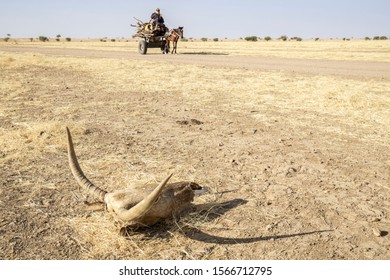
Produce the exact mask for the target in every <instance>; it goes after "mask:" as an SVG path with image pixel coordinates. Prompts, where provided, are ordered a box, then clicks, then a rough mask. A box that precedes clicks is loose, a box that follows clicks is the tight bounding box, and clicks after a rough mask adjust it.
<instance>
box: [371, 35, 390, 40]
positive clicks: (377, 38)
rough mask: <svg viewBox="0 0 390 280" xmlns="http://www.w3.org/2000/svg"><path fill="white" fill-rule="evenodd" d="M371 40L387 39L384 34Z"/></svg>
mask: <svg viewBox="0 0 390 280" xmlns="http://www.w3.org/2000/svg"><path fill="white" fill-rule="evenodd" d="M373 40H388V38H387V37H386V36H375V37H374V38H373Z"/></svg>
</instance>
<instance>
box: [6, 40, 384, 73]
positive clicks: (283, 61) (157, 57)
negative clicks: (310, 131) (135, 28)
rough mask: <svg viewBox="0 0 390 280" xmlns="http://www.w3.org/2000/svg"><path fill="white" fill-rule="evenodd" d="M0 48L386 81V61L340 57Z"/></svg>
mask: <svg viewBox="0 0 390 280" xmlns="http://www.w3.org/2000/svg"><path fill="white" fill-rule="evenodd" d="M0 51H10V52H35V53H40V54H45V55H55V56H72V57H88V58H116V59H118V58H122V59H131V60H146V61H166V62H172V63H183V64H195V65H205V66H217V67H229V68H245V69H255V70H262V71H287V72H296V73H303V74H314V75H340V76H345V77H349V78H358V79H361V78H370V79H381V80H390V63H388V62H363V61H340V60H309V59H292V58H276V57H258V56H230V55H223V54H222V55H221V54H216V53H207V52H192V53H191V52H187V53H186V52H184V53H182V54H179V55H161V54H156V53H155V54H148V55H144V56H143V55H140V54H138V53H134V52H130V51H128V52H127V51H105V50H91V49H73V48H46V47H17V46H10V47H8V46H6V47H4V46H2V47H0Z"/></svg>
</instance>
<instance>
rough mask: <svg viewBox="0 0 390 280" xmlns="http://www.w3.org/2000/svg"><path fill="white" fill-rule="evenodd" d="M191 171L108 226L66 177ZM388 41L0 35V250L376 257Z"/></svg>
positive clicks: (32, 255)
mask: <svg viewBox="0 0 390 280" xmlns="http://www.w3.org/2000/svg"><path fill="white" fill-rule="evenodd" d="M66 126H68V127H69V128H70V129H71V131H72V134H73V138H74V141H75V148H76V152H77V154H78V157H79V161H80V164H81V166H82V168H83V170H84V171H85V173H86V175H87V177H89V179H91V181H93V182H94V183H95V184H96V185H97V186H99V187H101V188H103V189H106V190H107V191H112V190H116V189H121V188H132V187H137V186H140V185H143V184H146V183H151V182H159V181H161V180H162V179H163V178H165V177H166V176H167V175H168V174H169V173H171V172H173V173H174V176H173V178H172V181H181V180H192V181H195V182H197V183H199V184H200V185H203V186H206V187H207V188H208V192H207V193H205V194H203V195H201V196H198V197H196V198H195V201H194V205H193V207H192V209H191V211H190V212H189V213H187V214H186V215H185V216H182V217H173V218H172V219H168V220H166V221H164V222H161V223H159V224H157V225H155V226H153V227H151V228H147V229H143V230H140V231H137V232H133V233H131V234H129V235H128V236H125V237H124V236H121V235H120V234H119V233H118V229H117V228H116V227H115V225H114V223H113V221H112V219H111V218H110V216H109V215H108V214H107V213H105V212H101V211H92V210H90V209H88V207H86V205H85V201H89V202H91V201H93V199H92V198H91V197H90V196H89V195H87V193H86V192H85V191H84V190H83V189H80V187H79V186H78V185H77V183H76V181H75V180H74V178H73V176H72V174H71V172H70V170H69V167H68V162H67V148H66V145H67V142H66V130H65V128H66ZM389 210H390V41H389V40H387V41H363V40H351V41H341V40H319V41H314V40H304V41H302V42H294V41H287V42H282V41H275V40H274V41H270V42H265V41H259V42H246V41H226V42H225V41H219V42H179V46H178V54H177V55H162V54H160V53H159V51H158V50H156V49H150V50H149V51H148V54H147V55H145V56H142V55H140V54H138V53H137V42H136V41H132V40H130V41H127V42H126V41H122V42H118V41H117V42H100V41H84V42H79V41H77V42H76V41H72V42H62V41H61V42H54V41H53V42H45V43H43V42H29V41H28V40H10V41H8V42H0V259H11V260H14V259H189V260H192V259H195V260H205V259H206V260H209V259H213V260H214V259H222V260H225V259H235V260H236V259H245V260H253V259H275V260H279V259H282V260H290V259H294V260H296V259H298V260H301V259H332V260H333V259H335V260H342V259H351V260H355V259H362V260H371V259H376V260H378V259H386V260H389V259H390V236H389V234H388V232H389V230H390V212H389Z"/></svg>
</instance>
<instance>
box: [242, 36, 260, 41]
mask: <svg viewBox="0 0 390 280" xmlns="http://www.w3.org/2000/svg"><path fill="white" fill-rule="evenodd" d="M257 39H258V38H257V36H248V37H245V40H246V41H250V42H257Z"/></svg>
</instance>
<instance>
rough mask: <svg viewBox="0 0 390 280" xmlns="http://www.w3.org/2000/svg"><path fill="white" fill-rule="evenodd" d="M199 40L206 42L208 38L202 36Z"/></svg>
mask: <svg viewBox="0 0 390 280" xmlns="http://www.w3.org/2000/svg"><path fill="white" fill-rule="evenodd" d="M201 40H202V42H207V41H208V40H209V39H207V38H202V39H201Z"/></svg>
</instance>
